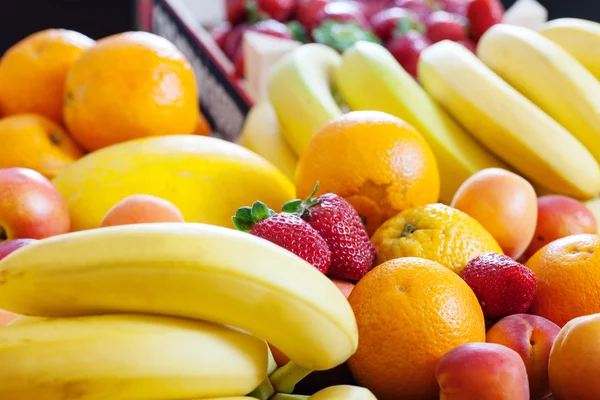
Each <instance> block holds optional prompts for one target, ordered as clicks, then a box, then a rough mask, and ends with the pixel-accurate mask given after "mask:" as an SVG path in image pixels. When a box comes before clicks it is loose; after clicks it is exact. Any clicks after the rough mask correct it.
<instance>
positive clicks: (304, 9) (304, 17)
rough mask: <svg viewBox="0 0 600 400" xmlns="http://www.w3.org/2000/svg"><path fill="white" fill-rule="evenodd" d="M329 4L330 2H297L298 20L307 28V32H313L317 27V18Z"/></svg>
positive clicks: (307, 0) (299, 0)
mask: <svg viewBox="0 0 600 400" xmlns="http://www.w3.org/2000/svg"><path fill="white" fill-rule="evenodd" d="M329 2H330V0H297V3H296V19H297V20H298V22H300V24H302V26H304V28H306V30H307V32H311V31H312V29H313V28H316V27H317V25H318V21H317V17H318V16H319V14H320V12H321V10H322V9H323V8H324V7H325V6H326V5H327V3H329Z"/></svg>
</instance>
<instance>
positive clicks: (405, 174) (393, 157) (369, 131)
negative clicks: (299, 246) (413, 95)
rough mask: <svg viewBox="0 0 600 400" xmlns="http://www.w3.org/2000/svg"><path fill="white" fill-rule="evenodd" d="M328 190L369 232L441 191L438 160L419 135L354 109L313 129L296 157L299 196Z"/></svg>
mask: <svg viewBox="0 0 600 400" xmlns="http://www.w3.org/2000/svg"><path fill="white" fill-rule="evenodd" d="M317 181H318V182H319V183H320V186H319V191H318V193H317V195H320V194H323V193H327V192H332V193H335V194H337V195H339V196H341V197H343V198H345V199H346V200H347V201H348V202H349V203H350V204H352V206H353V207H354V208H355V209H356V210H357V211H358V214H359V215H360V216H361V217H362V218H363V220H364V221H365V223H366V227H367V232H368V233H369V234H372V233H373V232H375V230H376V229H377V228H378V227H379V225H381V224H382V223H383V222H384V221H385V220H386V219H388V218H390V217H392V216H393V215H395V214H397V213H398V212H400V211H402V210H404V209H406V208H410V207H413V206H417V205H421V204H427V203H434V202H436V201H437V200H438V197H439V193H440V178H439V172H438V167H437V163H436V161H435V158H434V156H433V153H432V152H431V149H430V148H429V146H428V144H427V143H426V142H425V140H424V139H423V137H422V136H421V135H420V134H419V133H418V132H417V131H416V130H415V129H414V128H413V127H412V126H410V125H409V124H407V123H405V122H404V121H402V120H401V119H398V118H396V117H393V116H391V115H389V114H385V113H382V112H376V111H354V112H350V113H348V114H345V115H343V116H341V117H339V118H336V119H334V120H333V121H331V122H329V123H328V124H326V125H325V126H323V128H321V129H320V130H319V131H318V132H316V133H315V134H314V135H313V137H312V138H311V140H310V141H309V143H308V146H307V147H306V150H305V151H304V154H303V155H302V156H301V157H300V160H299V164H298V170H297V173H296V192H297V195H298V197H300V198H305V197H307V196H308V195H309V194H310V193H311V192H312V190H313V189H314V187H315V183H316V182H317Z"/></svg>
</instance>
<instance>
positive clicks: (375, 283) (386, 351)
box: [348, 257, 485, 400]
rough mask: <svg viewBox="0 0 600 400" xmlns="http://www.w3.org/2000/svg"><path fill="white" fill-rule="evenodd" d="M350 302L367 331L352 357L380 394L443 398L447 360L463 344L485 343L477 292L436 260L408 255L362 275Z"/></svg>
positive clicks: (384, 399) (396, 399)
mask: <svg viewBox="0 0 600 400" xmlns="http://www.w3.org/2000/svg"><path fill="white" fill-rule="evenodd" d="M348 301H349V302H350V305H351V306H352V309H353V310H354V314H355V315H356V322H357V325H358V336H359V342H358V349H357V351H356V353H355V354H354V355H353V356H352V357H351V358H350V360H348V364H349V366H350V369H351V371H352V374H353V376H354V378H355V379H356V380H357V381H358V383H359V384H361V385H363V386H365V387H367V388H369V389H371V391H373V393H374V394H375V396H376V397H377V398H378V399H379V400H403V399H406V400H409V399H410V400H412V399H422V400H428V399H437V398H438V395H439V387H438V385H437V382H436V379H435V367H436V364H437V362H438V361H439V359H440V358H441V357H442V356H443V355H444V354H446V353H447V352H448V351H450V350H452V349H453V348H455V347H457V346H460V345H461V344H465V343H469V342H485V322H484V318H483V312H482V310H481V307H480V305H479V302H478V301H477V298H476V297H475V294H474V293H473V291H472V290H471V288H469V286H468V285H467V284H466V283H465V282H464V281H463V280H462V279H461V278H460V277H459V276H458V275H456V274H454V273H453V272H452V271H450V270H448V269H447V268H444V267H443V266H442V265H440V264H438V263H436V262H433V261H429V260H425V259H422V258H413V257H407V258H402V259H397V260H391V261H388V262H386V263H384V264H381V265H379V266H378V267H375V268H374V269H373V270H371V271H370V272H369V273H367V275H365V277H364V278H362V279H361V280H360V281H359V282H358V284H357V285H356V287H355V288H354V290H352V293H350V297H349V298H348Z"/></svg>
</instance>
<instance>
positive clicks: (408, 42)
mask: <svg viewBox="0 0 600 400" xmlns="http://www.w3.org/2000/svg"><path fill="white" fill-rule="evenodd" d="M430 45H431V41H430V40H429V39H428V38H427V37H425V36H423V34H421V33H419V32H417V31H414V30H411V31H408V32H407V33H404V34H402V33H398V34H396V35H395V36H394V37H392V39H390V41H388V42H387V45H386V47H387V49H388V50H389V52H390V53H392V55H393V56H394V58H395V59H396V60H397V61H398V63H400V65H401V66H402V67H403V68H404V69H405V70H406V72H408V73H409V74H411V75H412V76H413V77H414V78H416V77H417V66H418V65H419V57H420V56H421V52H422V51H423V50H425V49H426V48H427V47H429V46H430Z"/></svg>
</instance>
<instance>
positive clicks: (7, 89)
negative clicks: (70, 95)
mask: <svg viewBox="0 0 600 400" xmlns="http://www.w3.org/2000/svg"><path fill="white" fill-rule="evenodd" d="M92 46H94V40H92V39H90V38H89V37H87V36H85V35H82V34H81V33H78V32H74V31H69V30H66V29H47V30H44V31H40V32H37V33H34V34H32V35H29V36H27V37H26V38H25V39H23V40H21V41H19V42H17V43H16V44H14V45H13V46H12V47H11V48H10V49H8V51H7V52H6V53H5V54H4V55H3V56H2V59H0V114H1V115H3V116H7V115H13V114H19V113H36V114H41V115H43V116H46V117H48V118H50V119H52V120H53V121H55V122H58V123H60V122H61V121H62V110H63V89H64V84H65V77H66V75H67V70H68V69H69V67H70V66H71V64H73V62H74V61H75V60H76V59H77V58H78V57H79V56H80V55H81V53H83V51H84V50H85V49H88V48H90V47H92Z"/></svg>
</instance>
